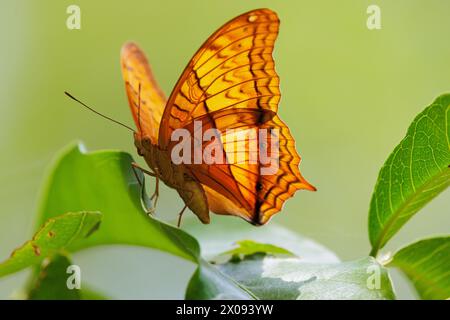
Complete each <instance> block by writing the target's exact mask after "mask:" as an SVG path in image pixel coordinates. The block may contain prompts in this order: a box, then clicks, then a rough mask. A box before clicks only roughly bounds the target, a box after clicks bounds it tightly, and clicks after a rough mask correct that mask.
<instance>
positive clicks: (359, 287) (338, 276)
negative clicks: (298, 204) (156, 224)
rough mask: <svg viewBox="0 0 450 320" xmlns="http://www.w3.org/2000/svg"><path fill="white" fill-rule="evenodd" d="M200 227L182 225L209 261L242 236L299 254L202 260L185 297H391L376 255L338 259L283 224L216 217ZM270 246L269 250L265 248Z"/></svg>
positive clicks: (392, 295) (195, 224)
mask: <svg viewBox="0 0 450 320" xmlns="http://www.w3.org/2000/svg"><path fill="white" fill-rule="evenodd" d="M214 220H215V221H214V223H212V224H211V225H209V226H203V225H200V224H198V223H192V222H191V221H185V225H184V228H185V229H187V230H189V232H190V233H191V234H193V235H195V236H196V238H197V239H198V240H199V242H200V245H201V248H202V255H203V256H204V257H205V258H206V259H208V260H216V259H215V257H216V256H217V255H220V254H221V253H222V252H224V251H229V250H230V248H232V247H233V246H234V244H235V243H236V242H237V241H238V240H240V239H251V240H253V241H257V242H263V243H268V244H271V245H274V246H276V247H278V248H280V247H281V248H285V250H286V251H289V252H292V253H294V254H295V255H296V256H297V257H287V258H282V257H273V256H270V255H267V254H261V253H257V254H253V255H247V256H245V258H244V259H243V260H239V261H235V260H234V261H233V260H232V261H230V262H227V263H224V264H214V265H213V264H210V263H208V262H206V261H204V260H202V261H200V264H199V267H198V269H197V271H196V272H195V274H194V275H193V277H192V278H191V281H190V282H189V285H188V288H187V291H186V298H187V299H297V298H299V299H330V298H335V299H393V298H394V293H393V291H392V287H391V283H390V280H389V277H388V274H387V272H386V269H384V268H383V267H382V266H381V265H379V264H378V263H377V262H376V261H375V260H374V259H369V258H368V259H364V260H360V261H355V262H344V263H340V262H339V260H338V258H337V257H336V255H335V254H334V253H332V252H331V251H329V250H328V249H326V248H325V247H323V246H321V245H320V244H318V243H316V242H314V241H312V240H310V239H308V238H305V237H302V236H300V235H298V234H295V233H293V232H291V231H289V230H287V229H285V228H283V227H281V226H277V225H275V224H273V223H272V224H270V225H266V226H264V228H255V227H253V226H251V225H248V224H246V223H245V222H243V221H240V220H238V219H230V218H229V217H228V218H227V217H216V216H214ZM269 251H271V250H269ZM373 270H375V272H378V275H379V278H378V279H379V284H380V288H379V289H376V287H375V288H373V289H371V288H370V286H368V285H367V283H368V282H369V283H370V284H371V279H372V278H373V277H372V273H371V272H372V271H373Z"/></svg>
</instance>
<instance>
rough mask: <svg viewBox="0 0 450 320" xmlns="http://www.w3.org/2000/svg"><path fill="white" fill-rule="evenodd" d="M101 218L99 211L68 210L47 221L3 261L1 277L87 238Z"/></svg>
mask: <svg viewBox="0 0 450 320" xmlns="http://www.w3.org/2000/svg"><path fill="white" fill-rule="evenodd" d="M101 219H102V215H101V214H100V213H98V212H74V213H66V214H63V215H60V216H56V217H53V218H50V219H48V220H47V222H46V223H45V224H44V225H43V226H42V227H41V229H40V230H39V231H38V232H37V233H36V234H35V236H34V237H33V239H32V240H30V241H27V242H26V243H25V244H24V245H23V246H21V247H20V248H18V249H16V250H15V251H14V252H13V253H12V254H11V257H10V258H9V259H7V260H6V261H4V262H3V263H1V264H0V277H2V276H5V275H8V274H11V273H14V272H17V271H20V270H22V269H24V268H26V267H29V266H32V265H37V264H39V263H41V262H42V260H43V259H45V258H46V257H48V256H51V255H53V254H56V253H58V252H60V251H62V250H64V249H66V248H67V247H69V246H71V245H75V244H76V243H79V242H82V241H80V239H82V240H83V241H85V240H86V237H87V236H89V235H90V234H91V233H92V232H93V231H95V230H96V229H97V227H98V225H99V223H100V221H101Z"/></svg>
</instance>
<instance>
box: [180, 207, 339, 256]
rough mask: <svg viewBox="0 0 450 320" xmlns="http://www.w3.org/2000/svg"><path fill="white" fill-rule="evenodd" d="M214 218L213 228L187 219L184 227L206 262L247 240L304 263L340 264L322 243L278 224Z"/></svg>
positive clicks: (220, 217)
mask: <svg viewBox="0 0 450 320" xmlns="http://www.w3.org/2000/svg"><path fill="white" fill-rule="evenodd" d="M213 219H214V221H213V222H212V223H211V224H210V225H203V224H200V223H198V221H197V220H194V219H186V220H185V221H184V222H183V225H182V227H183V228H184V229H185V230H186V231H188V232H189V233H190V234H192V235H193V236H194V237H195V238H196V239H197V240H198V241H199V242H200V246H201V248H202V257H203V258H205V259H206V260H213V259H215V258H216V257H217V256H219V255H220V254H222V253H223V252H226V251H229V250H230V249H231V248H233V247H234V246H235V244H236V243H237V242H238V241H240V240H242V239H247V240H251V241H254V242H259V243H264V244H267V245H273V246H276V247H279V248H284V250H286V251H289V252H291V253H293V254H295V255H297V256H299V257H301V258H302V259H303V260H304V261H309V262H318V263H332V262H338V261H339V259H338V258H337V256H336V255H335V254H334V253H333V252H332V251H330V250H329V249H327V248H325V247H324V246H322V245H321V244H319V243H317V242H314V241H312V240H311V239H309V238H306V237H303V236H301V235H299V234H297V233H294V232H292V231H290V230H289V229H286V228H284V227H282V226H279V225H277V224H275V223H270V224H268V225H265V226H264V227H263V228H255V227H254V226H252V225H250V224H248V223H247V222H245V221H242V220H241V219H233V218H231V217H222V216H213Z"/></svg>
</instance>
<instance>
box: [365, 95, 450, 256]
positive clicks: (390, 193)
mask: <svg viewBox="0 0 450 320" xmlns="http://www.w3.org/2000/svg"><path fill="white" fill-rule="evenodd" d="M449 112H450V95H449V94H447V95H443V96H440V97H439V98H437V99H436V101H435V102H434V103H433V104H432V105H431V106H429V107H428V108H426V109H425V110H424V111H423V112H422V113H420V114H419V115H418V116H417V117H416V119H414V121H413V123H412V124H411V126H410V127H409V129H408V131H407V133H406V136H405V138H404V139H403V140H402V141H401V142H400V144H399V145H398V146H397V147H396V148H395V149H394V152H392V154H391V155H390V156H389V158H388V159H387V161H386V163H385V164H384V166H383V167H382V168H381V171H380V173H379V176H378V181H377V184H376V186H375V191H374V193H373V196H372V200H371V203H370V212H369V237H370V242H371V244H372V252H371V255H373V256H375V255H376V254H377V252H378V250H379V249H380V248H382V247H383V246H384V245H385V244H386V242H387V241H388V240H389V239H390V238H391V237H392V236H394V235H395V233H396V232H397V231H398V230H399V229H400V228H401V227H402V226H403V225H404V224H405V223H406V222H407V221H408V220H409V219H410V218H411V217H412V216H413V215H414V214H415V213H416V212H417V211H419V210H420V209H421V208H422V207H423V206H425V205H426V204H427V203H428V202H429V201H430V200H432V199H433V198H434V197H436V196H437V195H438V194H439V193H440V192H442V191H443V190H445V189H446V188H447V187H448V186H449V185H450V167H449V166H450V116H449Z"/></svg>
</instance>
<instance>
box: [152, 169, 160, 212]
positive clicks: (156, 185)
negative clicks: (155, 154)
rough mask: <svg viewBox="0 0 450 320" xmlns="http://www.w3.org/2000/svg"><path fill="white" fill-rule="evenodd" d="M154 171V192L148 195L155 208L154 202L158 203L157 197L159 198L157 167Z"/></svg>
mask: <svg viewBox="0 0 450 320" xmlns="http://www.w3.org/2000/svg"><path fill="white" fill-rule="evenodd" d="M155 171H156V175H155V178H156V184H155V192H154V193H153V195H152V196H151V197H150V199H151V200H153V207H154V208H156V204H157V203H158V198H159V172H158V168H155Z"/></svg>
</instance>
